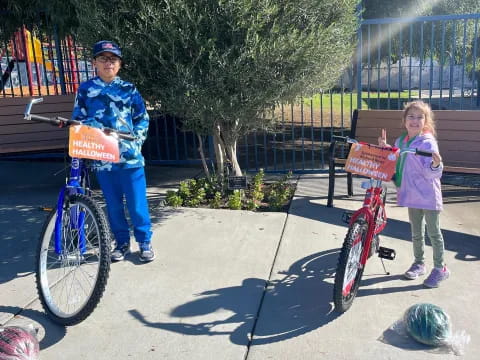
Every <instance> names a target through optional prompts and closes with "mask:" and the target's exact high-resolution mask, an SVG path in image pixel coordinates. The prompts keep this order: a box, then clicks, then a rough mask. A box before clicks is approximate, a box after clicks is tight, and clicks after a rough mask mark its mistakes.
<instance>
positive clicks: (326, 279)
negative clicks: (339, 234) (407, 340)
mask: <svg viewBox="0 0 480 360" xmlns="http://www.w3.org/2000/svg"><path fill="white" fill-rule="evenodd" d="M337 258H338V249H333V250H328V251H323V252H320V253H315V254H312V255H310V256H307V257H304V258H302V259H300V260H298V261H296V262H295V263H294V264H292V265H291V266H290V267H289V269H288V270H286V271H282V272H279V273H278V275H280V277H279V278H278V279H274V280H271V281H266V280H265V279H260V278H247V279H244V280H243V281H242V283H241V284H240V285H234V286H229V287H225V288H219V289H213V290H208V291H205V292H202V293H200V294H197V295H196V296H197V298H196V299H195V300H193V301H190V302H187V303H185V304H182V305H179V306H177V307H176V308H174V309H173V310H172V311H171V312H170V314H169V316H170V317H172V318H179V320H178V321H174V322H156V321H150V320H148V319H147V317H146V316H145V315H144V314H142V313H141V312H140V311H139V310H138V309H131V310H129V313H130V314H131V316H132V317H134V318H135V319H137V320H138V321H139V322H141V323H142V324H144V325H145V326H149V327H152V328H156V329H162V330H167V331H170V332H175V333H179V334H183V335H190V336H200V335H202V336H218V335H228V336H229V339H230V341H231V342H232V343H234V344H237V345H247V344H248V343H249V342H250V338H251V335H250V334H252V333H253V340H252V344H253V345H261V344H269V343H274V342H279V341H283V340H287V339H290V338H293V337H297V336H300V335H303V334H305V333H308V332H310V331H313V330H315V329H317V328H319V327H322V326H323V325H325V324H327V323H329V322H330V321H332V320H334V319H335V318H336V317H337V316H338V314H336V313H333V312H332V304H331V294H332V292H333V285H332V283H333V276H334V275H333V274H334V271H335V265H336V261H337ZM300 294H301V295H300ZM153 308H155V306H154V305H153ZM219 310H227V311H228V312H231V313H233V315H231V316H228V317H227V318H220V317H222V316H223V317H224V316H225V311H220V312H219ZM215 314H218V316H219V318H218V319H216V320H213V321H206V322H203V321H198V322H195V321H194V318H195V317H199V316H205V315H209V317H212V316H215ZM185 319H188V320H187V321H185ZM229 329H232V330H229Z"/></svg>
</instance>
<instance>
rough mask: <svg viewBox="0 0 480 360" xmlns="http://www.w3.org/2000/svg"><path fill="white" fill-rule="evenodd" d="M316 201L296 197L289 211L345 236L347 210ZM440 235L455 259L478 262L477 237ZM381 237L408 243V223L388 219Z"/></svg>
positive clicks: (453, 233) (446, 232) (479, 245)
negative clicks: (342, 231) (340, 230)
mask: <svg viewBox="0 0 480 360" xmlns="http://www.w3.org/2000/svg"><path fill="white" fill-rule="evenodd" d="M317 199H318V198H316V197H315V198H312V197H297V198H295V199H294V200H293V204H292V206H291V209H294V210H293V213H294V214H295V215H296V216H302V217H306V218H310V219H312V220H317V221H321V222H325V223H328V224H333V225H338V226H343V227H345V234H346V233H347V225H346V224H345V223H343V222H342V214H343V212H344V211H346V210H347V209H343V208H339V207H333V208H328V207H326V206H325V205H321V204H317V203H314V202H313V201H314V200H315V201H316V200H317ZM352 201H353V200H352ZM357 202H358V201H357ZM312 206H313V207H316V208H317V209H318V210H312ZM405 211H406V210H405ZM387 213H388V208H387ZM442 233H443V237H444V239H445V250H448V251H453V252H456V255H455V259H458V260H462V261H479V260H480V241H479V240H480V238H479V237H478V236H475V235H471V234H467V233H462V232H458V231H453V230H448V229H442ZM382 235H384V236H388V237H392V238H395V239H399V240H405V241H410V223H409V222H407V221H401V220H397V219H391V218H389V219H388V220H387V226H386V227H385V229H384V230H383V232H382V233H381V234H380V236H382ZM429 244H430V241H429V240H428V236H427V245H429Z"/></svg>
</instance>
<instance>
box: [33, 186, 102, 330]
mask: <svg viewBox="0 0 480 360" xmlns="http://www.w3.org/2000/svg"><path fill="white" fill-rule="evenodd" d="M61 216H62V218H61V221H60V224H61V226H60V229H59V230H60V231H58V230H57V234H58V237H59V239H60V242H59V243H58V242H57V251H56V250H55V222H56V219H57V210H56V209H54V210H53V211H52V212H51V213H50V215H49V217H48V218H47V221H46V222H45V225H44V228H43V230H42V233H41V236H40V241H39V244H38V249H37V265H36V283H37V290H38V294H39V296H40V301H41V303H42V306H43V308H44V309H45V311H46V312H47V314H48V316H49V317H50V318H51V319H52V320H53V321H55V322H56V323H59V324H62V325H75V324H78V323H79V322H81V321H83V320H84V319H85V318H87V317H88V316H89V315H90V314H91V313H92V311H93V310H94V309H95V307H96V306H97V304H98V303H99V301H100V299H101V297H102V295H103V292H104V290H105V286H106V283H107V279H108V274H109V271H110V233H109V230H108V225H107V220H106V218H105V214H104V212H103V210H102V209H101V208H100V207H99V206H98V205H97V203H95V202H94V201H93V200H92V199H91V198H90V197H88V196H85V195H81V194H77V195H73V196H71V197H70V198H69V199H68V200H66V201H65V203H64V205H63V209H62V213H61ZM58 248H59V249H58Z"/></svg>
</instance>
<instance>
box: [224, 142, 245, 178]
mask: <svg viewBox="0 0 480 360" xmlns="http://www.w3.org/2000/svg"><path fill="white" fill-rule="evenodd" d="M226 148H227V153H228V157H229V159H230V161H231V163H232V167H233V172H234V174H235V175H236V176H242V169H241V168H240V164H239V163H238V159H237V142H236V141H235V142H234V143H233V144H227V145H226Z"/></svg>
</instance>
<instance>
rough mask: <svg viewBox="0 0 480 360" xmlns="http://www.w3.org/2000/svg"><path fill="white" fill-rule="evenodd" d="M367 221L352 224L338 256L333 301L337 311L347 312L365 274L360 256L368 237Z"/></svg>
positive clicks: (359, 220) (356, 221) (358, 220)
mask: <svg viewBox="0 0 480 360" xmlns="http://www.w3.org/2000/svg"><path fill="white" fill-rule="evenodd" d="M367 230H368V226H367V223H366V222H365V221H364V220H363V219H357V220H355V222H354V223H353V224H352V225H351V226H350V228H349V230H348V233H347V236H346V237H345V240H344V242H343V246H342V250H341V251H340V256H339V258H338V264H337V270H336V273H335V283H334V286H333V302H334V304H335V311H338V312H341V313H343V312H345V311H347V310H348V309H349V308H350V306H352V303H353V300H354V299H355V296H356V295H357V291H358V286H359V285H360V280H361V279H362V275H363V267H362V266H361V264H360V258H361V255H362V252H363V248H364V246H365V241H366V238H367Z"/></svg>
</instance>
